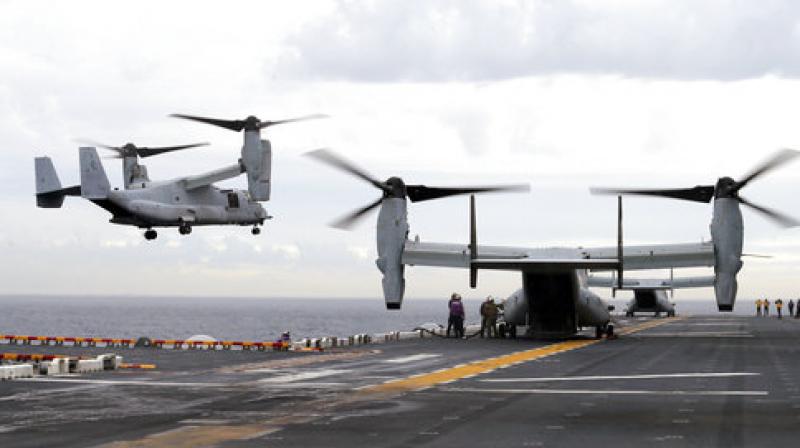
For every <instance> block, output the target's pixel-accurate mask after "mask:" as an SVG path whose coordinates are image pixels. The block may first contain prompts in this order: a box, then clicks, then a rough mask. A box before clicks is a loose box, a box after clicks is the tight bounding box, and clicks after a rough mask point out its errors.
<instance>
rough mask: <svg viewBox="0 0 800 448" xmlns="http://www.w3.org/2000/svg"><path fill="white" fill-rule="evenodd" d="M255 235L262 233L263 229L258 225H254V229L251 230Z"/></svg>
mask: <svg viewBox="0 0 800 448" xmlns="http://www.w3.org/2000/svg"><path fill="white" fill-rule="evenodd" d="M250 232H251V233H252V234H253V235H258V234H260V233H261V229H259V228H258V227H253V230H251V231H250Z"/></svg>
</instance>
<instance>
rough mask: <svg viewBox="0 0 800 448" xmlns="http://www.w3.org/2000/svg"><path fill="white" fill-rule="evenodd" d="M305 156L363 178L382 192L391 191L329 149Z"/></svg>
mask: <svg viewBox="0 0 800 448" xmlns="http://www.w3.org/2000/svg"><path fill="white" fill-rule="evenodd" d="M305 155H307V156H309V157H313V158H315V159H317V160H319V161H320V162H324V163H327V164H328V165H331V166H333V167H335V168H339V169H340V170H343V171H346V172H348V173H350V174H352V175H353V176H356V177H358V178H361V179H363V180H365V181H367V182H369V183H371V184H372V185H373V186H375V188H378V189H380V190H382V191H387V192H388V191H389V186H388V185H386V184H384V183H383V182H381V181H379V180H377V179H375V178H374V177H373V176H372V175H371V174H369V173H367V172H366V171H364V170H362V169H361V168H359V167H357V166H356V165H355V164H354V163H353V162H350V161H349V160H345V159H344V158H342V157H341V156H339V155H338V154H336V153H335V152H333V151H331V150H329V149H324V148H323V149H316V150H314V151H311V152H307V153H306V154H305Z"/></svg>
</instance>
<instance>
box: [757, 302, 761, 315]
mask: <svg viewBox="0 0 800 448" xmlns="http://www.w3.org/2000/svg"><path fill="white" fill-rule="evenodd" d="M761 305H762V302H761V299H756V316H760V315H761Z"/></svg>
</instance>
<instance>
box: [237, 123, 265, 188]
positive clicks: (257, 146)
mask: <svg viewBox="0 0 800 448" xmlns="http://www.w3.org/2000/svg"><path fill="white" fill-rule="evenodd" d="M242 165H243V166H244V170H245V172H247V189H248V191H249V192H250V196H251V197H252V199H253V200H255V201H268V200H269V196H270V190H271V186H272V185H271V182H272V145H270V143H269V140H261V138H260V135H259V133H258V132H257V131H245V133H244V146H242Z"/></svg>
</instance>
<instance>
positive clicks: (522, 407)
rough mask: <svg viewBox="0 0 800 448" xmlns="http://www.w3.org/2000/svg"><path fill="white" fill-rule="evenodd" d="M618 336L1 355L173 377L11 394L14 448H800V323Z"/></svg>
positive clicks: (673, 323)
mask: <svg viewBox="0 0 800 448" xmlns="http://www.w3.org/2000/svg"><path fill="white" fill-rule="evenodd" d="M620 324H621V325H620V326H619V329H620V333H623V335H622V336H621V337H620V338H618V339H616V340H610V341H605V340H604V341H599V342H598V341H595V340H593V339H589V338H575V339H573V340H570V341H562V342H552V341H551V342H547V341H531V340H524V339H517V340H497V339H493V340H481V339H478V338H473V339H470V340H457V339H420V340H410V341H400V342H393V343H388V344H379V345H367V346H361V347H356V348H350V349H337V350H333V351H327V352H323V353H297V352H293V353H286V352H244V351H171V350H155V349H145V348H137V349H97V348H94V349H89V348H70V347H36V346H0V351H4V352H10V351H15V352H24V353H34V352H41V353H53V354H56V353H65V354H70V355H79V354H80V355H87V354H99V353H106V352H117V353H119V354H121V355H123V356H124V357H125V361H126V362H132V363H155V364H156V365H157V366H158V368H157V369H156V370H153V371H114V372H104V373H98V374H84V375H80V376H69V377H61V378H38V379H33V380H13V381H5V382H2V383H0V422H2V423H0V445H2V446H44V445H48V444H53V443H58V444H59V446H93V445H103V444H111V446H164V447H166V446H197V445H206V446H209V445H217V446H278V447H279V446H291V447H313V446H320V447H322V446H408V447H412V446H414V447H416V446H459V447H463V446H579V445H586V444H597V443H600V444H603V445H613V446H642V445H645V444H653V445H658V446H795V445H796V443H797V441H796V440H795V439H796V435H797V434H798V433H800V432H799V431H800V373H798V371H799V370H798V367H800V320H794V319H783V320H778V319H775V318H748V317H741V316H729V315H714V316H696V317H690V318H686V319H629V320H623V321H622V322H620ZM626 332H629V334H624V333H626Z"/></svg>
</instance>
